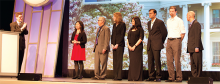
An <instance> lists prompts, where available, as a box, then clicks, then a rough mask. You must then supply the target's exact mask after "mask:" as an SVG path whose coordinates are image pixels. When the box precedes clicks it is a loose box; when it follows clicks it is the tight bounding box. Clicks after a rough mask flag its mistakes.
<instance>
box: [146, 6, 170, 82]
mask: <svg viewBox="0 0 220 84" xmlns="http://www.w3.org/2000/svg"><path fill="white" fill-rule="evenodd" d="M156 15H157V11H156V10H155V9H150V10H149V17H150V18H151V20H150V21H149V22H148V23H147V25H148V31H149V37H148V44H147V53H148V72H149V78H148V79H147V80H146V81H155V82H160V81H161V62H160V51H161V49H163V48H164V46H163V44H164V41H165V39H166V37H167V29H166V26H165V25H164V22H163V21H162V20H160V19H157V18H156ZM154 61H155V65H156V72H155V68H154Z"/></svg>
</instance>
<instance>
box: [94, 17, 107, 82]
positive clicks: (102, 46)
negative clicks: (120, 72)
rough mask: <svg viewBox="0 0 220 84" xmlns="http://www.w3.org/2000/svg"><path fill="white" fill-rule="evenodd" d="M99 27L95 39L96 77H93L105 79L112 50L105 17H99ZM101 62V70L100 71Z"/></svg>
mask: <svg viewBox="0 0 220 84" xmlns="http://www.w3.org/2000/svg"><path fill="white" fill-rule="evenodd" d="M98 25H99V28H98V29H97V33H96V40H95V48H94V52H95V71H94V73H95V77H92V79H93V80H105V76H106V70H107V61H108V53H109V51H110V46H109V41H110V29H109V28H108V27H107V26H105V18H104V17H99V20H98ZM100 63H101V67H102V69H101V71H100Z"/></svg>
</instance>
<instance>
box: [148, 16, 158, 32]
mask: <svg viewBox="0 0 220 84" xmlns="http://www.w3.org/2000/svg"><path fill="white" fill-rule="evenodd" d="M151 21H152V20H151ZM151 21H150V24H149V25H150V31H152V30H153V29H155V28H154V25H155V24H156V23H157V18H155V21H154V24H153V26H152V28H151Z"/></svg>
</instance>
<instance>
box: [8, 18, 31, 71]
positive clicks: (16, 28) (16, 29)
mask: <svg viewBox="0 0 220 84" xmlns="http://www.w3.org/2000/svg"><path fill="white" fill-rule="evenodd" d="M23 24H24V23H23V22H21V23H20V25H18V23H17V22H12V23H11V24H10V27H11V31H13V32H21V33H20V34H19V68H18V73H20V70H21V65H22V61H23V58H24V49H25V38H24V35H27V34H28V31H27V29H26V28H25V29H24V30H23V31H21V27H22V26H23Z"/></svg>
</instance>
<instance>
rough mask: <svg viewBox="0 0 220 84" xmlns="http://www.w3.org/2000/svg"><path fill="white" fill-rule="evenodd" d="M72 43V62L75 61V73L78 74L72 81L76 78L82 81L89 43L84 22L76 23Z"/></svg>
mask: <svg viewBox="0 0 220 84" xmlns="http://www.w3.org/2000/svg"><path fill="white" fill-rule="evenodd" d="M70 42H71V43H73V50H72V56H71V60H74V64H75V73H76V74H75V76H73V78H72V79H76V78H78V79H82V77H83V76H82V71H83V69H84V65H83V61H85V60H86V57H85V44H86V42H87V37H86V33H85V32H84V25H83V22H81V21H77V22H76V25H75V31H74V32H73V34H72V37H71V40H70ZM79 65H80V67H79ZM79 68H80V71H79Z"/></svg>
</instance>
